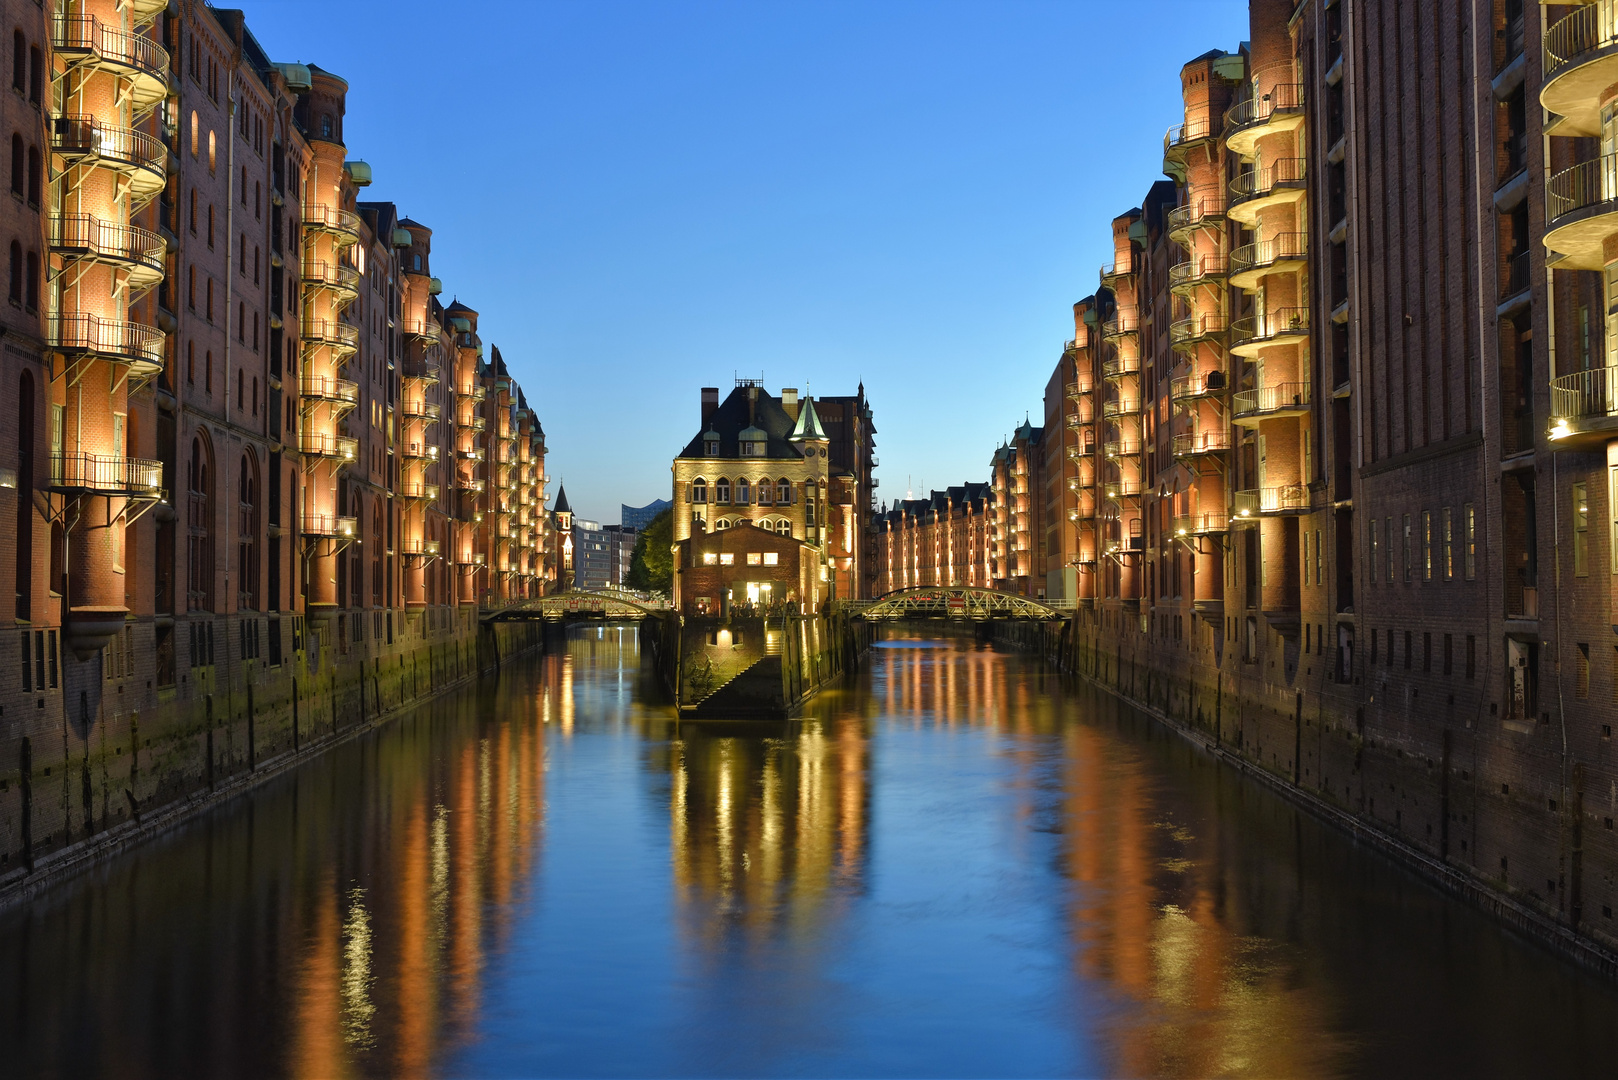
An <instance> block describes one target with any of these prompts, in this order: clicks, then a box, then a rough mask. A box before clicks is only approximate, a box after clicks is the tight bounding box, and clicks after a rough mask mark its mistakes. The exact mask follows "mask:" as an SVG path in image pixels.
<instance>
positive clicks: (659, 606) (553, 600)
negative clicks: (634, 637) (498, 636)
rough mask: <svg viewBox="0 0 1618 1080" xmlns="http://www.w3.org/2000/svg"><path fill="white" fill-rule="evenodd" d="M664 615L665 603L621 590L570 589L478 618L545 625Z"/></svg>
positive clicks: (490, 620) (487, 613)
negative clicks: (533, 621) (539, 622)
mask: <svg viewBox="0 0 1618 1080" xmlns="http://www.w3.org/2000/svg"><path fill="white" fill-rule="evenodd" d="M668 611H669V604H668V601H667V600H646V599H642V598H641V597H639V596H636V595H635V594H634V593H628V592H624V591H623V590H621V589H570V590H568V591H567V592H563V593H556V594H555V595H553V596H542V597H540V598H539V599H537V600H528V601H525V602H523V603H520V604H513V605H511V606H510V607H504V608H497V609H495V610H493V611H489V612H486V613H485V614H484V615H483V616H482V617H483V620H484V621H485V622H513V621H517V620H536V619H537V620H543V621H545V622H564V621H568V620H573V621H577V620H582V619H594V620H597V621H611V620H638V619H645V618H650V617H652V616H657V615H663V614H666V613H667V612H668Z"/></svg>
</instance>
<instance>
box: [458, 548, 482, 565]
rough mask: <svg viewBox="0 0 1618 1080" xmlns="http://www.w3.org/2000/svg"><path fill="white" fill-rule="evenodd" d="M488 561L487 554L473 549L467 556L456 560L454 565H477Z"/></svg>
mask: <svg viewBox="0 0 1618 1080" xmlns="http://www.w3.org/2000/svg"><path fill="white" fill-rule="evenodd" d="M488 561H489V557H488V556H487V555H485V554H484V553H483V552H481V551H475V552H473V553H472V554H471V555H470V556H468V557H467V558H465V559H461V560H459V561H457V562H456V564H455V565H456V566H473V567H477V566H483V565H486V564H487V563H488Z"/></svg>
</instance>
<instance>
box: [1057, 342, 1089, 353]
mask: <svg viewBox="0 0 1618 1080" xmlns="http://www.w3.org/2000/svg"><path fill="white" fill-rule="evenodd" d="M1086 348H1089V342H1085V341H1080V340H1079V339H1078V338H1068V339H1067V340H1066V341H1064V342H1062V355H1063V356H1068V355H1070V354H1072V353H1076V352H1078V351H1079V350H1080V349H1086Z"/></svg>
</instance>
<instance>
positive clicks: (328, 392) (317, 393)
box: [299, 375, 360, 411]
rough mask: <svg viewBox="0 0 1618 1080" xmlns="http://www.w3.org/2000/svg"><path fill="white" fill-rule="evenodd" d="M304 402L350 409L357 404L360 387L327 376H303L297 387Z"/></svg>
mask: <svg viewBox="0 0 1618 1080" xmlns="http://www.w3.org/2000/svg"><path fill="white" fill-rule="evenodd" d="M299 390H300V391H301V393H302V394H303V397H304V400H305V401H323V402H329V403H331V404H334V405H342V406H346V408H347V409H352V408H353V407H354V406H356V405H358V404H359V400H360V387H359V384H358V383H354V382H350V381H349V380H347V379H335V378H332V377H331V376H329V375H305V376H304V377H303V381H302V383H301V385H300V387H299ZM345 411H346V409H345Z"/></svg>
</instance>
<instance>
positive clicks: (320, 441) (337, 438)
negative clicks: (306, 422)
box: [298, 428, 360, 461]
mask: <svg viewBox="0 0 1618 1080" xmlns="http://www.w3.org/2000/svg"><path fill="white" fill-rule="evenodd" d="M298 449H299V450H302V451H303V452H304V453H305V454H307V455H309V456H310V457H317V458H335V459H337V460H340V461H353V460H354V457H355V455H356V454H358V453H359V449H360V444H359V440H357V439H350V438H349V437H348V436H346V435H335V434H332V433H331V432H327V431H310V430H308V429H307V428H305V429H304V430H303V431H302V432H300V433H299V435H298Z"/></svg>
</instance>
